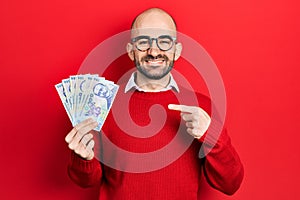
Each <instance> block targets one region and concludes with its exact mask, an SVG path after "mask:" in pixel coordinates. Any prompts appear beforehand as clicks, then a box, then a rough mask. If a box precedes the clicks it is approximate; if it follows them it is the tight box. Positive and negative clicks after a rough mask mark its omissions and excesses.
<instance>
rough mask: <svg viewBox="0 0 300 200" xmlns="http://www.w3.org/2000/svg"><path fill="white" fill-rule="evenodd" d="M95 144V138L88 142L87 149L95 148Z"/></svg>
mask: <svg viewBox="0 0 300 200" xmlns="http://www.w3.org/2000/svg"><path fill="white" fill-rule="evenodd" d="M94 145H95V141H94V140H90V142H89V143H88V144H87V146H86V149H93V148H94Z"/></svg>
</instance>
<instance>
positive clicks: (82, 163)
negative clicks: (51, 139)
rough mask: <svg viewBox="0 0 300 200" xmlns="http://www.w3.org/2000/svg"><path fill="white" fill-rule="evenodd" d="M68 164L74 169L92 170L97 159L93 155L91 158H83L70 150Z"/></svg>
mask: <svg viewBox="0 0 300 200" xmlns="http://www.w3.org/2000/svg"><path fill="white" fill-rule="evenodd" d="M70 164H71V166H72V168H73V169H75V170H79V171H85V172H92V171H93V170H94V169H95V168H96V167H97V165H98V164H99V161H98V160H97V159H96V158H95V157H94V158H93V159H92V160H85V159H83V158H81V157H80V156H79V155H77V154H76V153H75V152H74V151H72V152H71V163H70Z"/></svg>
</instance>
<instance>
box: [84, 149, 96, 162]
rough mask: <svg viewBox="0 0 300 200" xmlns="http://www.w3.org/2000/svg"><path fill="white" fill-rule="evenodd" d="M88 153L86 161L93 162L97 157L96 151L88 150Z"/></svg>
mask: <svg viewBox="0 0 300 200" xmlns="http://www.w3.org/2000/svg"><path fill="white" fill-rule="evenodd" d="M86 152H87V155H86V159H87V160H92V159H93V158H94V155H95V153H94V151H93V150H92V149H87V151H86Z"/></svg>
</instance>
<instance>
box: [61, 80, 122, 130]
mask: <svg viewBox="0 0 300 200" xmlns="http://www.w3.org/2000/svg"><path fill="white" fill-rule="evenodd" d="M55 88H56V90H57V92H58V94H59V97H60V99H61V101H62V103H63V106H64V108H65V110H66V112H67V114H68V117H69V119H70V121H71V123H72V125H73V127H74V126H76V124H78V123H80V122H82V121H84V120H85V119H87V118H92V119H94V120H95V121H97V122H98V126H97V127H96V128H95V130H97V131H99V130H100V129H101V128H102V126H103V124H104V121H105V119H106V117H107V115H108V112H109V110H110V108H111V106H112V103H113V101H114V99H115V96H116V94H117V91H118V89H119V86H118V85H116V84H115V83H114V82H112V81H109V80H105V78H103V77H99V76H98V75H94V74H84V75H74V76H70V77H69V78H67V79H63V80H62V82H61V83H59V84H56V85H55Z"/></svg>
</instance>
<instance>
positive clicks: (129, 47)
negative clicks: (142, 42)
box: [126, 43, 134, 61]
mask: <svg viewBox="0 0 300 200" xmlns="http://www.w3.org/2000/svg"><path fill="white" fill-rule="evenodd" d="M126 50H127V54H128V56H129V58H130V59H131V60H132V61H133V60H134V54H133V45H132V44H131V43H127V46H126Z"/></svg>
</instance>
